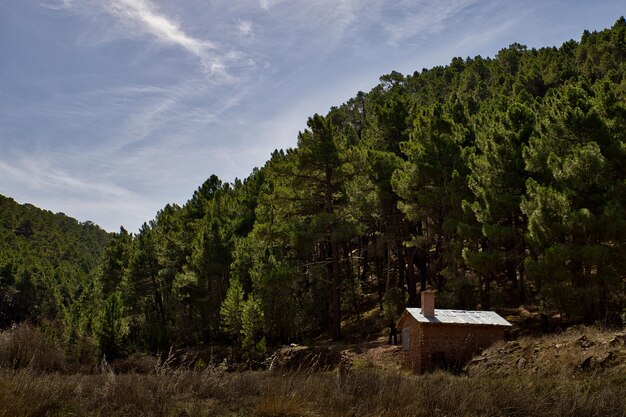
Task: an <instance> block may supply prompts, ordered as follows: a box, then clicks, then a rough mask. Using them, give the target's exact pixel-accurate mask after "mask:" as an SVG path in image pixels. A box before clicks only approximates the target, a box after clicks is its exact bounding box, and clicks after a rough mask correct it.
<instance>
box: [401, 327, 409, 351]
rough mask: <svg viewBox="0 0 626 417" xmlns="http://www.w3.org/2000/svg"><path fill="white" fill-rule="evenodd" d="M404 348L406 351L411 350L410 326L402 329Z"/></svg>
mask: <svg viewBox="0 0 626 417" xmlns="http://www.w3.org/2000/svg"><path fill="white" fill-rule="evenodd" d="M402 350H404V351H405V352H406V351H407V350H409V328H408V327H405V328H404V329H402Z"/></svg>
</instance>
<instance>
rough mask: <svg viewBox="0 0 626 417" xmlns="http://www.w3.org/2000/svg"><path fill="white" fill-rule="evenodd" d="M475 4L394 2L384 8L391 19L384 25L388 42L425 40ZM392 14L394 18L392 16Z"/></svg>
mask: <svg viewBox="0 0 626 417" xmlns="http://www.w3.org/2000/svg"><path fill="white" fill-rule="evenodd" d="M477 2H478V0H438V1H429V0H418V1H407V0H404V1H399V2H395V3H394V4H393V5H391V6H389V7H385V9H386V10H385V12H384V14H386V15H387V19H389V18H390V17H391V18H392V20H391V21H389V20H387V22H388V23H386V24H385V30H386V31H387V33H388V34H389V41H390V42H391V43H398V42H402V41H404V40H406V39H409V38H412V37H415V36H421V37H424V38H425V37H427V36H428V35H432V34H433V33H437V32H440V31H442V30H443V29H444V28H445V27H446V24H445V23H446V21H448V20H449V19H450V18H451V17H453V16H455V15H458V14H459V13H460V12H462V11H463V10H464V9H466V8H467V7H469V6H471V5H473V4H475V3H477ZM385 3H386V2H385ZM394 13H395V14H396V15H395V16H393V15H392V14H394ZM390 15H391V16H390Z"/></svg>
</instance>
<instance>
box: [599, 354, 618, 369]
mask: <svg viewBox="0 0 626 417" xmlns="http://www.w3.org/2000/svg"><path fill="white" fill-rule="evenodd" d="M614 357H615V354H614V353H613V352H608V353H607V354H606V355H604V356H602V357H601V358H600V359H598V366H600V367H601V368H604V367H605V366H606V365H608V363H609V362H610V361H611V359H613V358H614Z"/></svg>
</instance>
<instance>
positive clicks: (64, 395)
mask: <svg viewBox="0 0 626 417" xmlns="http://www.w3.org/2000/svg"><path fill="white" fill-rule="evenodd" d="M19 332H21V334H18V333H19ZM19 332H12V333H11V332H5V333H3V334H1V335H0V417H4V416H6V417H20V416H163V417H165V416H177V417H182V416H626V367H625V363H626V348H625V347H624V341H623V339H620V338H619V337H618V338H616V337H615V332H614V331H612V332H610V331H602V330H598V329H589V328H588V329H579V330H576V331H572V332H569V333H567V332H566V333H563V334H559V335H553V336H546V337H541V338H524V339H520V340H517V341H514V342H508V343H501V344H499V345H496V346H494V347H492V348H490V349H489V350H487V351H486V352H485V353H484V354H483V355H482V356H480V357H478V358H477V360H476V361H475V362H474V363H472V364H471V365H470V366H469V367H468V369H467V371H466V372H465V373H463V374H461V375H452V374H449V373H446V372H444V371H437V372H434V373H429V374H425V375H412V374H409V373H406V372H401V371H397V370H393V369H383V368H382V367H380V366H378V364H377V363H375V362H373V361H370V360H367V356H364V358H365V359H361V360H358V361H354V362H353V363H352V365H349V366H343V367H338V368H335V369H312V368H308V369H299V370H291V371H287V370H285V369H284V368H282V369H281V368H278V369H276V368H275V369H274V370H272V371H267V370H265V371H240V372H228V371H227V369H226V368H225V367H224V366H221V365H219V366H206V367H197V366H172V365H170V364H168V363H167V362H165V363H162V362H160V361H157V360H154V359H149V358H143V359H142V360H141V361H143V362H142V363H138V364H137V365H136V367H135V368H136V369H137V370H139V369H141V371H140V372H136V371H134V372H120V371H114V370H113V368H112V367H111V366H109V365H108V364H106V363H104V364H100V365H98V366H92V367H89V366H83V367H82V369H79V368H70V367H67V368H64V366H67V365H64V364H63V361H62V358H61V356H60V354H59V353H58V352H57V353H56V354H55V353H54V352H55V350H54V347H51V346H49V345H48V346H47V345H46V344H45V343H39V342H36V341H37V337H39V336H38V335H37V334H31V335H30V337H28V338H26V339H23V338H25V337H26V336H28V335H27V334H26V333H28V332H31V333H36V332H37V331H36V330H34V329H26V330H24V329H21V330H20V331H19ZM581 333H583V334H582V335H581ZM582 336H584V337H582ZM25 340H28V342H25ZM555 355H556V356H555ZM589 357H591V359H587V358H589ZM607 358H608V359H607ZM522 359H523V360H522ZM48 360H49V361H50V362H48ZM138 361H139V360H138ZM125 366H126V367H127V368H128V363H127V364H126V365H125ZM199 368H202V369H199Z"/></svg>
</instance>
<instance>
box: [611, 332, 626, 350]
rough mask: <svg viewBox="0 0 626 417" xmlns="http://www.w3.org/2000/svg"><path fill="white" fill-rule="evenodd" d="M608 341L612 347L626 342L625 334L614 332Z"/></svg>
mask: <svg viewBox="0 0 626 417" xmlns="http://www.w3.org/2000/svg"><path fill="white" fill-rule="evenodd" d="M609 343H610V344H611V346H613V347H615V346H621V345H624V344H626V334H619V333H618V334H616V335H615V337H613V339H611V340H610V341H609Z"/></svg>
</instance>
